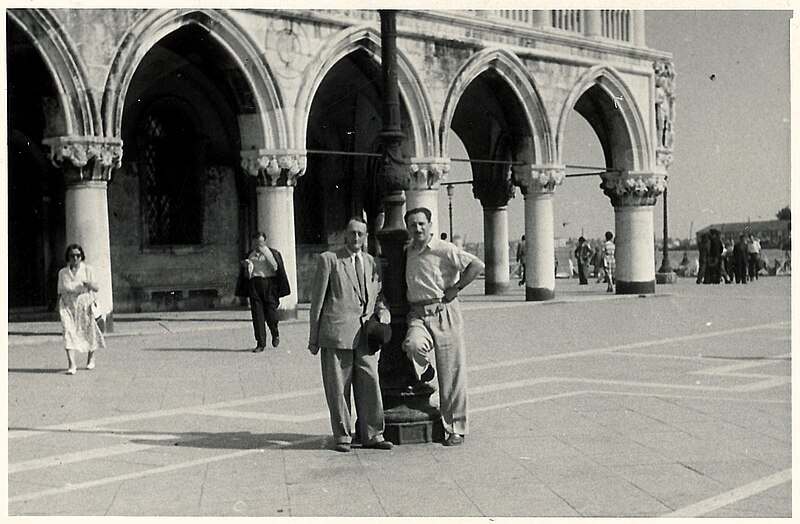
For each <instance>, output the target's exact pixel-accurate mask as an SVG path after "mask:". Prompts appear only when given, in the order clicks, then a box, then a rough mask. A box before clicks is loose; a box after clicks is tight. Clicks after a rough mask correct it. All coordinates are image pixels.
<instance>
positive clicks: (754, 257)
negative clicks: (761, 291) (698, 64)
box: [747, 233, 761, 282]
mask: <svg viewBox="0 0 800 524" xmlns="http://www.w3.org/2000/svg"><path fill="white" fill-rule="evenodd" d="M760 269H761V242H760V241H759V240H758V238H756V237H755V236H754V235H753V234H752V233H750V237H749V238H748V239H747V270H748V271H747V272H748V273H749V274H750V281H751V282H752V281H753V280H758V272H759V270H760Z"/></svg>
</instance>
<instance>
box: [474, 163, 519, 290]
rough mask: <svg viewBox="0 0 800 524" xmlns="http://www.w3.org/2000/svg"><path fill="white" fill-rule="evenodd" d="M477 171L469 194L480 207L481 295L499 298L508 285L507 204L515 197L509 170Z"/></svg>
mask: <svg viewBox="0 0 800 524" xmlns="http://www.w3.org/2000/svg"><path fill="white" fill-rule="evenodd" d="M480 167H483V166H480ZM480 167H475V168H474V170H473V182H472V193H473V194H474V195H475V197H476V198H477V199H479V200H480V201H481V205H482V206H483V258H484V260H483V261H484V263H485V264H486V269H485V272H484V275H485V279H484V288H485V289H484V293H485V294H487V295H502V294H503V293H505V292H506V291H507V290H508V282H509V267H508V258H509V257H508V250H509V246H508V201H509V200H510V199H511V198H513V197H514V185H513V184H512V183H511V171H510V170H507V169H503V170H498V169H497V167H496V166H489V167H487V168H485V169H481V168H480Z"/></svg>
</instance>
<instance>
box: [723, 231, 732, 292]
mask: <svg viewBox="0 0 800 524" xmlns="http://www.w3.org/2000/svg"><path fill="white" fill-rule="evenodd" d="M722 271H723V276H724V277H725V283H726V284H730V283H732V282H733V278H734V274H733V240H732V239H730V238H728V239H727V240H725V249H724V250H723V251H722Z"/></svg>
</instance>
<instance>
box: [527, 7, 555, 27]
mask: <svg viewBox="0 0 800 524" xmlns="http://www.w3.org/2000/svg"><path fill="white" fill-rule="evenodd" d="M531 25H533V27H550V26H551V25H552V24H551V22H550V10H549V9H537V10H535V11H534V12H533V20H532V24H531Z"/></svg>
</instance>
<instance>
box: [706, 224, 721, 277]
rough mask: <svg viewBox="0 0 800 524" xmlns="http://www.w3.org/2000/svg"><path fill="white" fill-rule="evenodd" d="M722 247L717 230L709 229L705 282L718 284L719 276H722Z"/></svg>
mask: <svg viewBox="0 0 800 524" xmlns="http://www.w3.org/2000/svg"><path fill="white" fill-rule="evenodd" d="M724 249H725V248H724V247H723V245H722V239H721V238H720V232H719V230H717V229H711V230H710V231H709V240H708V259H707V261H706V268H707V269H706V271H707V272H708V279H707V281H706V282H705V283H706V284H719V281H720V278H722V252H723V251H724Z"/></svg>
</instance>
